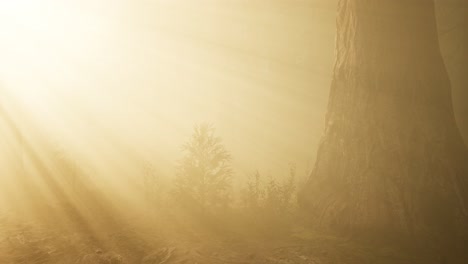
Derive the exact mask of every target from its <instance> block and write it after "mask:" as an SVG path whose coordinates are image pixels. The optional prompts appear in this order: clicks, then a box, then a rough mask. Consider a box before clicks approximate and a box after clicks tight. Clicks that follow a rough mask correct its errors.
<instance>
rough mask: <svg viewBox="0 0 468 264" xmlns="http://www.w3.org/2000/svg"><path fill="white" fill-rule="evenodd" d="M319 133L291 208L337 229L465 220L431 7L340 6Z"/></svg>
mask: <svg viewBox="0 0 468 264" xmlns="http://www.w3.org/2000/svg"><path fill="white" fill-rule="evenodd" d="M336 45H337V46H336V64H335V69H334V74H333V81H332V85H331V91H330V98H329V106H328V113H327V116H326V128H325V133H324V136H323V138H322V142H321V144H320V147H319V150H318V155H317V160H316V164H315V168H314V170H313V172H312V174H311V176H310V178H309V180H308V183H307V184H306V186H305V187H304V188H303V190H302V193H301V195H300V198H299V201H300V203H301V205H302V206H303V207H304V208H305V209H306V210H307V211H308V212H310V214H311V215H312V217H311V219H313V220H314V221H315V223H316V224H318V225H323V226H328V227H332V228H334V229H338V230H341V231H345V232H370V231H372V232H374V231H376V232H379V233H380V232H391V233H392V234H407V235H411V234H415V235H419V234H428V233H430V234H437V233H441V232H442V230H443V232H448V231H449V230H450V229H453V230H455V229H457V228H458V227H460V226H462V224H463V223H464V221H466V218H467V204H468V200H467V197H468V190H467V177H468V167H467V164H468V155H467V150H466V148H465V146H464V144H463V141H462V138H461V136H460V134H459V131H458V129H457V126H456V123H455V118H454V113H453V109H452V97H451V87H450V81H449V79H448V75H447V72H446V69H445V66H444V62H443V60H442V56H441V52H440V49H439V41H438V35H437V27H436V18H435V11H434V2H433V0H381V1H375V0H340V2H339V5H338V18H337V44H336Z"/></svg>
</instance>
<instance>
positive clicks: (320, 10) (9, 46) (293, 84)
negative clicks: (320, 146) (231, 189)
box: [0, 0, 335, 174]
mask: <svg viewBox="0 0 468 264" xmlns="http://www.w3.org/2000/svg"><path fill="white" fill-rule="evenodd" d="M322 2H327V3H326V4H324V3H321V2H319V1H294V3H293V2H292V1H284V0H283V1H214V0H210V1H207V0H202V1H109V0H99V1H58V0H45V1H39V0H19V1H15V2H14V3H10V1H8V2H7V1H2V7H3V8H2V9H3V10H4V11H6V12H5V13H4V14H2V16H1V17H2V18H1V21H0V22H1V23H0V24H1V25H2V26H0V27H1V28H2V30H0V32H2V33H0V34H2V36H1V37H2V43H1V44H0V46H1V50H2V52H1V53H2V54H1V55H2V58H6V60H5V59H2V65H1V67H0V70H1V74H2V80H3V86H4V87H6V89H7V90H8V91H9V93H10V94H13V97H15V99H16V100H17V101H18V102H20V104H21V105H22V107H23V109H24V113H25V114H24V115H25V116H28V118H29V117H31V119H33V120H35V123H36V125H39V126H42V127H43V128H45V129H47V133H48V135H50V136H51V137H53V138H55V139H56V140H57V141H63V142H67V143H66V144H67V146H69V147H70V149H79V150H77V151H79V152H80V153H81V154H83V155H85V156H93V157H94V156H96V157H97V158H102V157H103V156H106V155H122V156H124V155H126V154H130V155H132V156H134V157H136V158H139V157H144V158H146V159H151V160H154V161H155V162H156V163H157V164H159V166H161V167H166V168H161V169H163V170H166V169H167V168H171V167H172V164H173V162H174V161H175V160H177V159H178V157H180V145H181V144H182V143H183V142H184V140H185V139H187V138H188V136H189V135H190V133H191V129H192V126H193V125H194V124H195V123H200V122H209V123H212V124H214V125H215V127H216V128H217V131H218V135H219V136H221V137H222V138H223V140H224V142H225V145H226V147H227V148H228V149H229V150H231V152H232V154H233V158H234V162H235V164H236V168H238V171H239V173H241V174H244V173H246V172H250V171H253V170H255V169H256V168H259V169H261V170H265V171H268V170H277V169H278V168H284V169H285V167H286V166H287V165H288V163H289V162H297V163H298V165H300V166H302V167H305V166H311V164H312V161H313V158H314V156H315V151H316V145H317V143H318V140H319V138H320V135H321V132H322V126H323V119H324V114H325V108H326V104H327V96H328V87H329V82H330V73H331V68H332V64H333V48H334V20H335V17H334V16H335V12H334V9H335V7H334V5H333V4H332V3H329V1H322ZM88 152H93V153H89V154H88ZM304 169H305V168H304Z"/></svg>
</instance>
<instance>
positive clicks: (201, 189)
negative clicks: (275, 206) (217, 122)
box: [174, 124, 232, 212]
mask: <svg viewBox="0 0 468 264" xmlns="http://www.w3.org/2000/svg"><path fill="white" fill-rule="evenodd" d="M183 151H184V154H185V156H184V157H183V158H182V159H181V160H180V161H179V163H178V165H177V174H176V181H175V190H174V194H175V197H176V198H177V199H178V200H180V201H182V202H184V203H185V204H186V205H190V206H191V208H192V209H197V208H198V209H200V210H201V211H202V212H206V211H207V210H209V211H214V210H218V209H221V208H225V207H226V206H227V205H228V204H229V200H230V189H231V176H232V169H231V163H230V162H231V155H230V153H229V152H228V151H227V150H226V148H225V147H224V145H223V144H222V142H221V138H219V137H217V136H215V129H214V127H213V126H211V125H208V124H202V125H196V126H195V127H194V130H193V134H192V136H191V138H190V139H189V140H188V142H187V143H185V144H184V145H183Z"/></svg>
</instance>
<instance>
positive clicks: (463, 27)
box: [435, 0, 468, 146]
mask: <svg viewBox="0 0 468 264" xmlns="http://www.w3.org/2000/svg"><path fill="white" fill-rule="evenodd" d="M435 3H436V10H437V12H436V14H437V24H438V26H439V39H440V44H441V51H442V56H443V58H444V61H445V65H446V67H447V71H448V73H449V77H450V81H451V84H452V90H453V96H452V97H453V104H454V109H455V118H456V119H457V124H458V127H459V128H460V132H461V134H462V136H463V138H464V140H465V145H467V146H468V103H467V98H468V1H466V0H436V1H435Z"/></svg>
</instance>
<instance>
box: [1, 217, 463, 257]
mask: <svg viewBox="0 0 468 264" xmlns="http://www.w3.org/2000/svg"><path fill="white" fill-rule="evenodd" d="M6 228H9V230H7V229H6ZM143 236H146V237H147V238H150V239H141V237H142V234H141V233H140V234H137V233H135V232H133V233H132V232H128V231H119V232H117V233H115V234H113V235H111V236H109V237H108V238H107V239H108V241H111V242H112V243H109V246H108V247H105V248H103V247H97V246H94V245H93V244H92V243H90V242H89V241H87V240H86V239H85V238H84V237H82V236H80V235H79V234H75V235H67V236H65V235H61V234H59V233H52V232H49V231H47V232H46V231H45V230H42V231H41V230H32V229H30V228H27V227H24V226H22V227H16V229H14V230H13V229H11V227H5V226H0V263H1V264H68V263H69V264H124V263H128V264H133V263H134V264H140V263H141V264H163V263H164V264H181V263H186V264H196V263H198V264H218V263H220V264H221V263H226V264H243V263H258V264H266V263H271V264H294V263H297V264H340V263H343V264H346V263H349V264H366V263H369V264H387V263H388V264H400V263H401V264H406V263H407V264H410V263H411V264H413V263H424V264H432V263H434V264H442V263H466V259H463V258H462V257H458V258H455V257H450V258H448V259H447V260H444V259H442V258H441V257H440V254H437V253H436V252H435V251H428V250H425V251H424V250H417V249H415V248H411V247H408V246H401V245H391V246H390V245H385V244H379V243H363V242H357V241H355V240H351V239H345V238H339V237H336V236H327V235H324V234H319V233H316V232H313V231H310V230H305V229H297V230H295V231H294V232H292V233H290V234H288V235H282V236H270V237H266V236H263V237H258V236H252V237H249V236H246V235H245V234H243V235H238V234H237V235H235V234H230V235H226V234H223V235H222V236H215V235H212V234H211V235H207V234H204V235H202V234H201V233H199V234H194V233H192V234H190V235H184V234H183V232H180V233H179V235H175V236H173V237H171V238H167V237H166V238H162V237H161V236H157V235H154V236H153V235H151V231H149V230H148V232H147V233H146V234H143Z"/></svg>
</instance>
